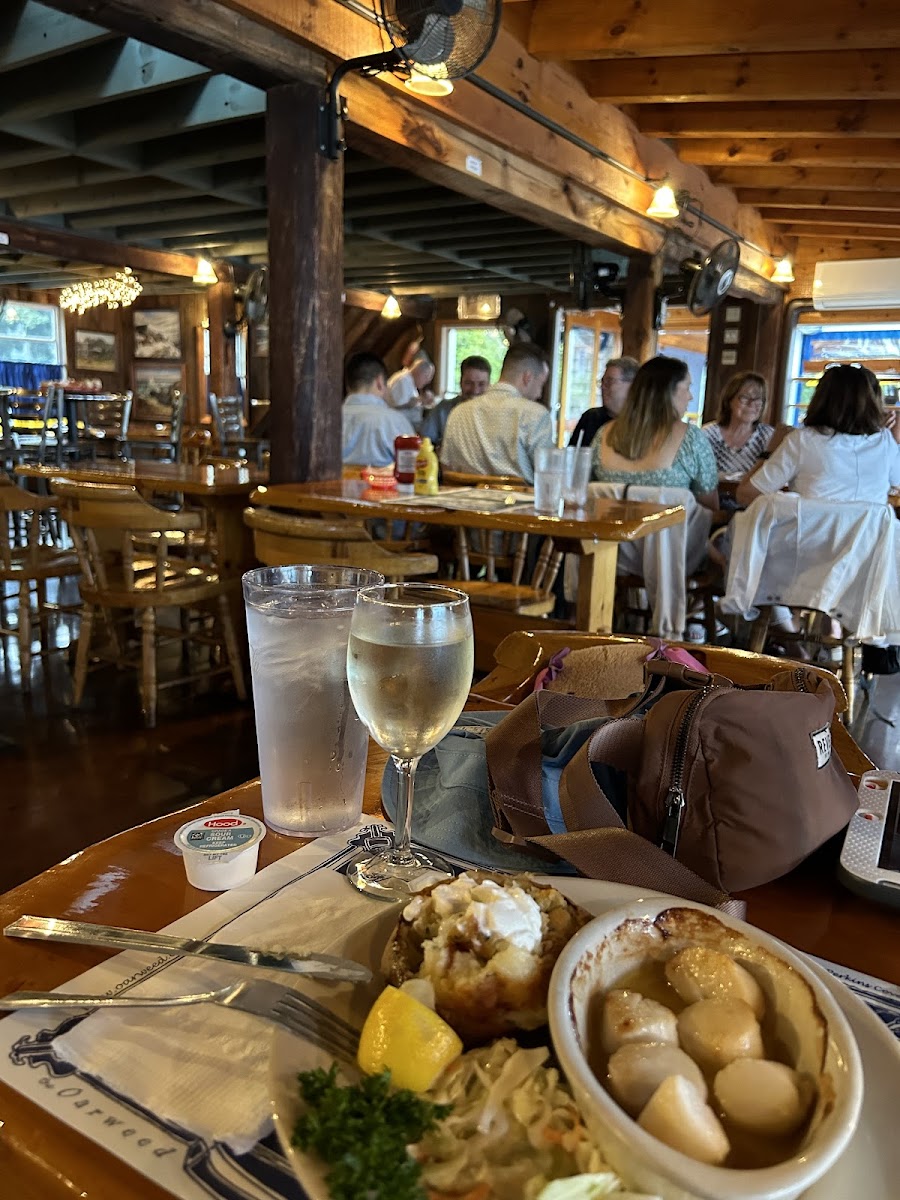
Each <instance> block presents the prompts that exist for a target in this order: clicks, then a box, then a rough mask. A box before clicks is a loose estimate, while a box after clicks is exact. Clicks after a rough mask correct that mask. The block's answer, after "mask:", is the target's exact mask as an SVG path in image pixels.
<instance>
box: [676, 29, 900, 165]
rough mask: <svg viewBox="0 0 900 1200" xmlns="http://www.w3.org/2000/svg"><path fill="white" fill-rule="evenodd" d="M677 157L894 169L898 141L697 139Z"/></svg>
mask: <svg viewBox="0 0 900 1200" xmlns="http://www.w3.org/2000/svg"><path fill="white" fill-rule="evenodd" d="M898 11H900V10H898ZM678 153H679V155H680V156H681V158H683V159H684V161H685V162H690V163H695V164H697V165H698V166H709V167H721V166H738V165H740V166H752V167H770V166H773V165H782V164H783V166H784V167H895V168H896V166H897V163H900V138H894V139H890V138H874V139H870V140H863V139H861V138H843V139H841V138H829V139H818V140H816V139H813V138H805V139H804V138H797V139H792V138H789V139H784V140H782V139H777V138H773V139H771V140H770V139H769V138H752V137H747V138H697V139H688V140H686V141H679V142H678Z"/></svg>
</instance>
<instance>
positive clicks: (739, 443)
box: [703, 371, 775, 480]
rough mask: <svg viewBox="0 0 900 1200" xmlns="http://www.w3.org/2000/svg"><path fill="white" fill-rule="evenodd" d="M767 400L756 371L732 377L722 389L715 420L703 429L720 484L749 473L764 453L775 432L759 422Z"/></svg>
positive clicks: (762, 379) (764, 386) (764, 382)
mask: <svg viewBox="0 0 900 1200" xmlns="http://www.w3.org/2000/svg"><path fill="white" fill-rule="evenodd" d="M767 400H768V395H767V390H766V381H765V379H764V378H763V377H762V375H758V374H757V373H756V371H741V372H739V373H738V374H737V375H732V377H731V379H729V381H728V383H727V384H726V385H725V389H724V391H723V392H722V395H721V397H720V399H719V415H718V417H717V418H716V420H715V421H710V422H709V424H707V425H704V426H703V432H704V433H705V434H706V436H707V437H708V438H709V444H710V446H712V452H713V454H714V455H715V458H716V466H717V467H718V470H719V478H720V480H721V479H735V478H736V477H738V476H743V475H745V474H746V473H747V471H752V470H753V468H754V467H755V466H756V464H757V463H758V462H759V460H760V459H761V458H763V457H764V455H765V454H766V452H767V451H768V449H769V443H770V442H771V440H772V434H773V433H774V432H775V430H774V429H773V428H772V426H771V425H766V424H765V423H764V422H763V419H762V418H763V416H764V415H765V411H766V403H767Z"/></svg>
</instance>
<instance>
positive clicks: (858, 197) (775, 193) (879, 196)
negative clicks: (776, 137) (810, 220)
mask: <svg viewBox="0 0 900 1200" xmlns="http://www.w3.org/2000/svg"><path fill="white" fill-rule="evenodd" d="M898 176H900V172H898ZM737 197H738V199H739V200H740V201H741V203H742V204H752V205H753V206H754V207H755V208H758V209H760V210H761V211H766V210H767V209H773V208H774V209H779V210H782V209H790V210H791V211H797V210H801V211H802V210H803V209H814V210H819V209H821V210H823V212H824V213H825V214H826V215H827V214H828V213H830V212H832V211H833V210H835V209H840V210H842V211H846V212H849V211H850V210H853V211H854V213H855V214H856V217H857V220H858V219H859V218H860V214H861V213H877V212H881V213H883V212H900V178H898V182H897V191H896V192H882V191H871V190H868V189H867V190H866V191H864V192H851V191H846V192H841V191H834V192H829V191H817V190H816V189H814V188H808V189H804V188H796V189H793V188H772V189H771V190H767V189H766V188H740V189H738V192H737ZM766 216H767V217H768V219H769V220H770V221H777V220H780V218H779V217H777V216H775V215H774V214H773V213H771V212H766ZM863 219H866V218H865V217H864V218H863Z"/></svg>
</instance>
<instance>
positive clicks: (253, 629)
mask: <svg viewBox="0 0 900 1200" xmlns="http://www.w3.org/2000/svg"><path fill="white" fill-rule="evenodd" d="M383 581H384V576H383V575H380V574H379V573H378V572H377V571H363V570H357V569H356V568H352V567H337V566H335V567H313V566H296V567H261V568H259V569H258V570H255V571H248V572H247V573H246V574H245V575H244V577H243V586H244V603H245V605H246V609H247V636H248V638H249V641H250V670H251V673H252V676H253V706H254V709H255V713H256V741H257V746H258V748H259V773H260V777H261V781H262V799H263V817H264V818H265V822H266V824H267V825H268V826H269V827H270V829H274V830H275V831H276V832H278V833H286V834H288V835H289V836H290V837H318V836H320V835H321V834H326V833H335V832H337V831H338V830H341V829H348V828H349V827H350V826H351V825H355V824H356V822H357V821H358V820H359V817H360V814H361V812H362V801H363V785H364V783H365V775H366V756H367V754H368V748H369V735H368V732H367V731H366V727H365V725H363V723H362V721H361V720H360V719H359V717H358V716H357V713H356V709H355V708H354V707H353V701H352V700H351V698H350V691H349V688H348V686H347V640H348V638H349V636H350V619H351V617H352V615H353V606H354V604H355V602H356V596H357V593H358V592H359V590H360V588H363V587H369V586H371V585H373V584H377V583H381V582H383Z"/></svg>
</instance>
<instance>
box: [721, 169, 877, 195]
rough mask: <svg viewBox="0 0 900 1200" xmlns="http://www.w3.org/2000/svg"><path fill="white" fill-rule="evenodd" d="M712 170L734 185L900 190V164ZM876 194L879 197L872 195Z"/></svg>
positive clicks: (743, 186) (723, 182) (843, 189)
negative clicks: (891, 166)
mask: <svg viewBox="0 0 900 1200" xmlns="http://www.w3.org/2000/svg"><path fill="white" fill-rule="evenodd" d="M710 174H711V175H713V176H714V178H715V180H716V182H717V183H722V184H725V185H726V186H728V187H731V188H737V189H740V188H765V189H767V190H768V189H783V190H790V189H793V188H798V189H807V188H821V189H822V190H823V191H848V192H854V191H859V190H860V189H861V188H867V189H871V190H873V191H877V190H879V189H886V190H887V191H889V192H891V191H900V167H895V168H894V169H893V170H892V169H891V168H885V167H855V168H849V167H801V166H795V165H793V164H792V163H783V164H780V165H779V166H777V167H773V166H771V165H769V166H762V167H760V166H734V167H714V168H712V169H711V171H710ZM873 198H877V197H873Z"/></svg>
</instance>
